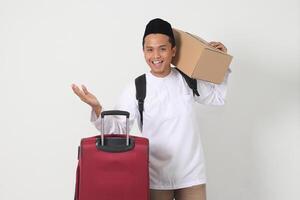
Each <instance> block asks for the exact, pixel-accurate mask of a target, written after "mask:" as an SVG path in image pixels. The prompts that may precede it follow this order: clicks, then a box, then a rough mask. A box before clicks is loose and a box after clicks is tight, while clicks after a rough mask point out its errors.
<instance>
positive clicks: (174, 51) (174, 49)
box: [172, 46, 177, 57]
mask: <svg viewBox="0 0 300 200" xmlns="http://www.w3.org/2000/svg"><path fill="white" fill-rule="evenodd" d="M176 51H177V50H176V46H175V47H173V48H172V57H175V55H176Z"/></svg>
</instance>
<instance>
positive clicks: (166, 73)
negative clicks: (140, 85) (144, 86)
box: [150, 67, 171, 78]
mask: <svg viewBox="0 0 300 200" xmlns="http://www.w3.org/2000/svg"><path fill="white" fill-rule="evenodd" d="M150 72H151V74H153V76H156V77H159V78H164V77H166V76H168V75H169V74H170V73H171V67H168V69H167V70H166V71H164V72H163V73H155V72H153V71H152V70H151V71H150Z"/></svg>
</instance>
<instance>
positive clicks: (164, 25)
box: [143, 18, 176, 47]
mask: <svg viewBox="0 0 300 200" xmlns="http://www.w3.org/2000/svg"><path fill="white" fill-rule="evenodd" d="M151 33H161V34H164V35H167V36H169V37H170V41H171V44H172V47H174V46H175V45H176V44H175V38H174V34H173V29H172V27H171V24H170V23H169V22H167V21H164V20H162V19H160V18H156V19H152V20H151V21H150V22H149V23H148V24H147V26H146V29H145V33H144V36H143V45H144V42H145V37H146V36H147V35H149V34H151Z"/></svg>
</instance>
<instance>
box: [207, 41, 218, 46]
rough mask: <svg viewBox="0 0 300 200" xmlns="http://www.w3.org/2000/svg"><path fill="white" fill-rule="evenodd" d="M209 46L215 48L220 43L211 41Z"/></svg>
mask: <svg viewBox="0 0 300 200" xmlns="http://www.w3.org/2000/svg"><path fill="white" fill-rule="evenodd" d="M208 44H210V45H211V46H215V45H217V44H218V42H215V41H211V42H209V43H208Z"/></svg>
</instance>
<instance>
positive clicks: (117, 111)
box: [101, 110, 129, 118]
mask: <svg viewBox="0 0 300 200" xmlns="http://www.w3.org/2000/svg"><path fill="white" fill-rule="evenodd" d="M105 115H125V116H126V118H129V112H127V111H123V110H107V111H103V112H102V113H101V117H102V118H104V116H105Z"/></svg>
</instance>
